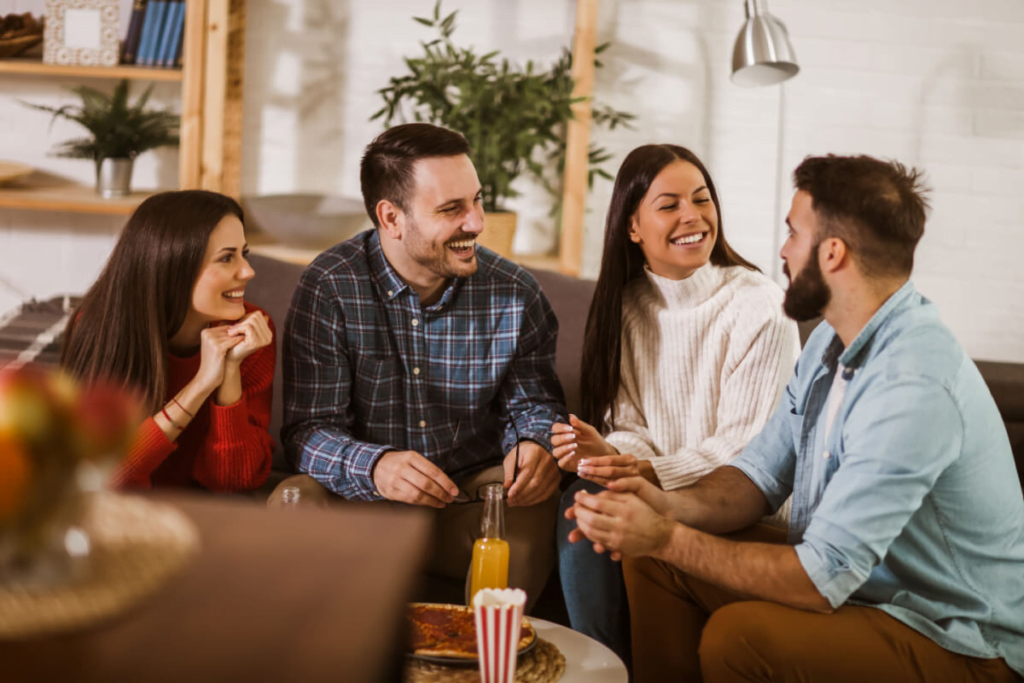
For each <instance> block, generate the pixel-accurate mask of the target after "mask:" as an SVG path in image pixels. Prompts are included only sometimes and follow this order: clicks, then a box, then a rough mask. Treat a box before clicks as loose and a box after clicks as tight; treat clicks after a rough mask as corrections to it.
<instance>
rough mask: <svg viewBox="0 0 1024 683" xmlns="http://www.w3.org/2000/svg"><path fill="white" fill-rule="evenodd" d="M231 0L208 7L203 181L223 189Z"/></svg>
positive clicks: (212, 1) (209, 187)
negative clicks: (229, 10)
mask: <svg viewBox="0 0 1024 683" xmlns="http://www.w3.org/2000/svg"><path fill="white" fill-rule="evenodd" d="M229 5H230V2H229V0H209V2H208V5H207V11H206V73H205V80H204V82H203V156H202V159H203V163H202V168H201V170H200V177H199V182H200V186H201V187H202V188H203V189H204V190H213V191H214V192H220V191H222V189H223V180H224V177H223V176H224V96H225V93H226V92H227V77H228V64H227V57H228V8H229Z"/></svg>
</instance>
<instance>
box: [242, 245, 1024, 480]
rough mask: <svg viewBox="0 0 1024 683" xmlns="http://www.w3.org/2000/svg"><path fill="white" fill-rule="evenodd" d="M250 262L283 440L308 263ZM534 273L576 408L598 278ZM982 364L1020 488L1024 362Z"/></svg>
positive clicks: (282, 469) (273, 424)
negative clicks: (288, 329) (270, 349)
mask: <svg viewBox="0 0 1024 683" xmlns="http://www.w3.org/2000/svg"><path fill="white" fill-rule="evenodd" d="M250 263H251V264H252V266H253V268H254V269H255V271H256V278H255V279H254V280H253V281H252V282H251V283H250V284H249V285H248V287H247V288H246V298H247V299H249V301H251V302H252V303H254V304H256V305H257V306H260V307H261V308H263V309H264V310H266V311H267V312H268V313H270V316H271V317H272V318H273V320H274V323H275V324H276V325H277V329H278V335H277V339H276V341H275V343H277V345H278V347H277V348H278V364H277V368H276V370H275V371H274V406H273V413H272V415H271V421H270V433H271V434H272V435H273V436H274V438H275V440H277V439H279V438H280V433H281V420H282V401H281V391H282V390H281V386H282V384H281V362H280V357H281V336H282V333H283V331H284V320H285V316H286V315H287V313H288V306H289V304H290V303H291V297H292V292H293V291H294V289H295V286H296V285H297V284H298V281H299V277H300V276H301V275H302V271H303V270H304V266H301V265H295V264H292V263H285V262H283V261H279V260H276V259H273V258H268V257H265V256H260V255H258V254H253V255H252V256H251V257H250ZM530 272H531V273H532V274H533V275H534V277H536V278H537V281H538V282H539V283H540V286H541V288H542V289H543V290H544V294H545V295H546V296H547V297H548V300H549V301H550V302H551V307H552V308H553V309H554V311H555V315H556V316H557V317H558V324H559V333H558V351H557V358H556V361H555V371H556V372H557V373H558V379H559V380H560V381H561V383H562V387H563V389H564V390H565V399H566V403H567V405H568V407H569V410H570V412H575V411H577V410H578V409H579V398H580V397H579V374H580V368H579V359H580V354H581V352H582V347H583V330H584V327H585V325H586V322H587V312H588V310H589V307H590V300H591V298H592V297H593V294H594V282H593V281H592V280H582V279H578V278H574V277H569V276H567V275H562V274H561V273H555V272H552V271H547V270H531V271H530ZM817 323H818V321H811V322H809V323H804V324H801V325H800V341H801V343H803V342H804V341H805V340H806V339H807V337H808V335H810V333H811V331H812V330H813V329H814V327H815V325H817ZM977 365H978V369H979V370H981V374H982V376H983V377H984V378H985V381H986V382H987V383H988V387H989V389H990V390H991V392H992V396H993V397H994V398H995V400H996V405H998V407H999V412H1000V413H1001V414H1002V417H1003V422H1004V423H1005V425H1006V431H1007V433H1008V434H1009V437H1010V444H1011V446H1012V447H1013V455H1014V459H1015V460H1016V462H1017V474H1018V476H1020V477H1021V486H1022V488H1024V364H1018V363H993V362H988V361H978V363H977ZM291 473H292V470H291V468H290V467H289V465H288V463H287V462H286V461H285V458H284V454H283V450H282V448H281V446H280V444H278V446H277V447H276V449H275V451H274V467H273V473H272V475H271V478H270V481H268V483H267V485H266V486H265V487H264V489H263V490H265V491H266V492H267V493H269V491H270V490H272V489H273V487H274V486H276V484H277V483H278V482H280V481H281V480H282V479H283V478H284V477H286V476H288V475H289V474H291Z"/></svg>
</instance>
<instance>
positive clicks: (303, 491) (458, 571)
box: [267, 465, 558, 611]
mask: <svg viewBox="0 0 1024 683" xmlns="http://www.w3.org/2000/svg"><path fill="white" fill-rule="evenodd" d="M504 478H505V472H504V469H503V468H502V467H501V466H500V465H498V466H495V467H490V468H488V469H485V470H482V471H480V472H477V473H475V474H471V475H469V476H468V477H466V478H464V479H461V480H459V481H456V482H455V483H456V484H457V485H458V486H459V488H460V489H462V490H463V491H464V492H466V493H467V494H469V496H470V497H472V498H474V502H471V503H461V504H454V503H453V504H450V505H448V506H446V507H444V508H442V509H440V510H435V509H434V508H425V509H427V510H431V511H432V512H434V513H435V518H434V543H433V546H432V548H431V554H430V558H429V559H428V561H427V565H426V569H425V571H426V573H427V574H428V578H430V579H440V581H428V582H427V583H428V592H429V593H436V594H438V595H440V596H442V597H440V598H434V599H443V601H445V602H448V601H457V600H461V599H465V596H464V592H465V590H464V588H463V586H464V585H465V584H466V583H467V582H468V578H469V563H470V560H471V558H472V556H473V543H474V542H475V541H476V538H477V537H478V536H479V535H480V515H481V513H482V512H483V505H484V504H483V502H480V501H476V500H475V498H476V496H475V494H476V492H477V490H478V489H479V488H480V487H481V486H483V485H484V484H490V483H494V482H501V481H504ZM285 486H297V487H298V488H299V491H300V497H299V500H300V502H301V505H303V506H307V505H313V506H319V505H327V504H330V503H334V502H343V500H344V499H342V498H339V497H338V496H335V495H334V494H332V493H331V492H330V491H328V490H327V489H326V488H324V487H323V486H321V485H320V484H319V483H318V482H317V481H316V480H315V479H313V478H312V477H310V476H309V475H305V474H298V475H295V476H293V477H289V478H288V479H285V480H284V481H283V482H281V483H280V484H278V486H277V487H276V488H275V489H274V492H273V493H271V495H270V498H269V499H268V500H267V505H268V506H270V507H275V506H277V505H279V504H280V498H281V490H282V489H283V488H284V487H285ZM557 513H558V492H557V491H556V492H555V495H553V496H552V497H551V498H549V499H548V500H546V501H544V502H542V503H538V504H537V505H531V506H529V507H509V506H508V505H506V506H505V540H506V541H508V545H509V560H508V585H509V587H510V588H522V589H523V590H524V591H526V596H527V601H526V609H527V611H529V610H530V609H531V608H532V607H533V605H534V603H535V602H536V601H537V598H538V597H540V593H541V591H542V590H543V589H544V585H545V584H546V583H547V581H548V577H549V576H550V575H551V570H552V569H553V568H554V566H555V515H556V514H557ZM445 583H447V584H448V586H445V585H444V584H445ZM452 586H454V587H455V590H454V591H453V590H452ZM431 589H434V590H431ZM427 597H429V595H428V596H427Z"/></svg>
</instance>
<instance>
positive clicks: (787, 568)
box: [654, 475, 832, 613]
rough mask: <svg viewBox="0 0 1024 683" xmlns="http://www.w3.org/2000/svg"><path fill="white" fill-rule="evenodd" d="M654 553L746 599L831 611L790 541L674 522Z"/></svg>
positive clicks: (658, 557) (697, 576)
mask: <svg viewBox="0 0 1024 683" xmlns="http://www.w3.org/2000/svg"><path fill="white" fill-rule="evenodd" d="M741 476H742V475H741ZM654 557H656V558H657V559H660V560H663V561H665V562H668V563H669V564H671V565H673V566H675V567H678V568H679V569H681V570H682V571H684V572H685V573H687V574H689V575H690V576H693V577H694V578H697V579H700V580H702V581H706V582H708V583H712V584H714V585H716V586H720V587H722V588H725V589H726V590H729V591H732V592H734V593H738V594H740V595H742V596H745V597H751V598H757V599H760V600H769V601H771V602H776V603H779V604H781V605H786V606H788V607H795V608H797V609H804V610H810V611H813V612H822V613H828V612H831V611H832V606H831V605H830V604H829V602H828V601H827V600H826V599H825V598H824V597H822V595H821V593H820V592H819V591H818V589H817V587H816V586H815V585H814V583H813V582H812V581H811V579H810V577H808V576H807V572H806V571H805V570H804V568H803V565H802V564H801V563H800V558H799V557H798V556H797V554H796V550H795V549H794V548H793V546H790V545H774V544H770V543H744V542H736V541H730V540H727V539H724V538H719V537H717V536H713V535H711V534H707V533H703V532H701V531H697V530H696V529H691V528H688V527H687V526H685V525H683V524H676V525H674V527H673V529H672V534H671V536H670V537H669V541H668V543H667V544H666V545H665V547H664V548H663V549H662V550H660V551H659V552H657V553H655V555H654Z"/></svg>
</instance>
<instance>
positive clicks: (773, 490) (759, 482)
mask: <svg viewBox="0 0 1024 683" xmlns="http://www.w3.org/2000/svg"><path fill="white" fill-rule="evenodd" d="M745 455H746V451H744V453H743V454H741V455H740V457H738V458H736V459H735V460H733V461H732V462H731V463H729V465H728V466H729V467H735V468H736V469H738V470H739V471H740V472H742V473H743V474H745V475H746V476H747V478H748V479H750V481H752V482H753V483H754V486H756V487H757V488H759V489H761V493H763V494H764V497H765V498H766V499H767V500H768V504H769V505H771V507H772V513H773V514H774V513H776V512H778V511H779V508H781V507H782V506H783V504H785V502H786V500H787V499H788V498H789V496H790V494H791V493H792V491H790V490H789V489H788V488H787V487H786V486H785V485H784V484H783V483H782V482H781V481H779V480H778V479H777V478H776V477H775V476H774V475H773V474H772V473H771V472H769V471H768V470H766V469H763V468H762V467H760V466H758V465H757V464H755V463H754V462H753V461H751V460H750V459H749V458H746V457H745Z"/></svg>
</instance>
